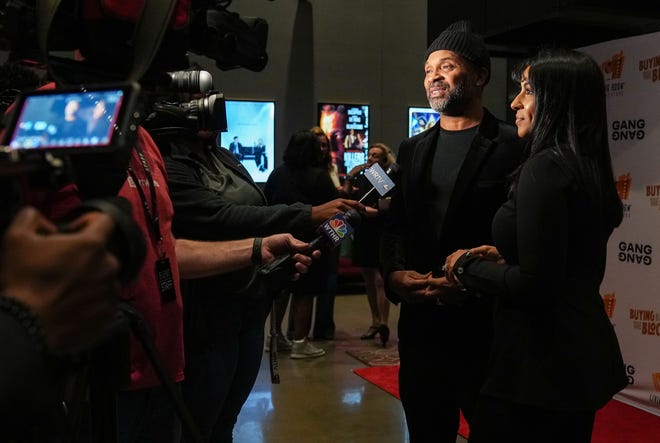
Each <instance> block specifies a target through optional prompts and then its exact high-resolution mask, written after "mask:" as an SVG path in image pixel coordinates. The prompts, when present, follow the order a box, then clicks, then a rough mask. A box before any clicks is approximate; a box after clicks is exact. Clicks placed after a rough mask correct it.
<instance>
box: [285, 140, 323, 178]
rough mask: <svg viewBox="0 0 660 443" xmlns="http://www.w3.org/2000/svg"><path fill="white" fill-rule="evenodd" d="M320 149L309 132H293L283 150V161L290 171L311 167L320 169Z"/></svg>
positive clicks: (317, 142)
mask: <svg viewBox="0 0 660 443" xmlns="http://www.w3.org/2000/svg"><path fill="white" fill-rule="evenodd" d="M321 156H322V153H321V148H320V146H319V141H318V139H317V138H316V136H315V135H314V134H313V133H312V132H311V131H298V132H295V133H294V134H293V135H292V136H291V138H290V139H289V144H288V145H287V146H286V149H285V150H284V156H283V160H284V163H286V164H287V165H288V166H289V167H290V168H291V169H293V170H300V169H306V168H309V167H312V166H316V167H321V161H322V159H321Z"/></svg>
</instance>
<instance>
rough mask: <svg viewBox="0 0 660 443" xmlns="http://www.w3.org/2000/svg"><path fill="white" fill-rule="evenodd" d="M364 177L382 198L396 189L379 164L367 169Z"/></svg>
mask: <svg viewBox="0 0 660 443" xmlns="http://www.w3.org/2000/svg"><path fill="white" fill-rule="evenodd" d="M364 175H365V177H367V180H369V183H371V185H372V186H373V187H374V189H375V190H376V191H378V193H379V194H380V195H381V196H383V195H385V194H387V193H388V192H389V191H390V189H392V188H393V187H394V182H393V181H392V179H391V178H390V177H389V176H388V175H387V174H386V173H385V171H383V168H381V167H380V165H379V164H378V163H374V164H373V165H371V167H370V168H367V169H365V170H364Z"/></svg>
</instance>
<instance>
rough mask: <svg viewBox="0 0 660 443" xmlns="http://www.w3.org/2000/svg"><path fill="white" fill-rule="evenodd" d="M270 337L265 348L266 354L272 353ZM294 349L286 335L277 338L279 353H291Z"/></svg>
mask: <svg viewBox="0 0 660 443" xmlns="http://www.w3.org/2000/svg"><path fill="white" fill-rule="evenodd" d="M270 337H271V336H270V335H269V336H268V337H267V338H266V346H265V347H264V352H270ZM292 347H293V343H291V340H289V339H288V338H286V336H284V335H278V336H277V352H282V351H290V350H291V348H292Z"/></svg>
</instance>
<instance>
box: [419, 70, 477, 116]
mask: <svg viewBox="0 0 660 443" xmlns="http://www.w3.org/2000/svg"><path fill="white" fill-rule="evenodd" d="M465 84H466V82H465V79H461V80H460V81H459V82H458V83H457V84H456V86H455V87H454V89H452V90H451V91H449V93H448V94H447V97H446V98H429V105H431V108H433V110H434V111H435V112H439V113H440V114H444V115H449V116H459V115H462V114H463V113H464V112H465V110H466V109H467V108H468V104H469V103H470V101H472V94H471V93H469V92H468V91H467V88H466V86H465Z"/></svg>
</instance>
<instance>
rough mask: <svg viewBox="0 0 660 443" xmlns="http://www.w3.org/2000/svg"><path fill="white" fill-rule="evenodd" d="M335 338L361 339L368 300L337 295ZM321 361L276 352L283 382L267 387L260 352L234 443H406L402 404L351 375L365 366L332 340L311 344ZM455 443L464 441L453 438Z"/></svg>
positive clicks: (393, 321)
mask: <svg viewBox="0 0 660 443" xmlns="http://www.w3.org/2000/svg"><path fill="white" fill-rule="evenodd" d="M335 304H336V306H335V322H336V324H337V337H339V338H346V337H359V336H360V335H361V334H362V333H364V332H365V330H366V329H367V327H368V326H369V323H370V319H371V317H370V314H369V307H368V305H367V300H366V296H365V295H362V294H359V295H339V296H337V299H336V302H335ZM397 318H398V308H397V307H394V306H393V307H392V310H391V317H390V329H391V330H392V337H391V341H390V344H389V345H388V346H396V320H397ZM315 344H316V345H318V346H320V347H322V348H324V349H325V350H326V351H327V354H326V355H325V356H323V357H319V358H314V359H308V360H292V359H290V358H289V356H288V355H287V354H285V353H280V359H279V369H280V378H281V383H280V384H279V385H274V384H271V382H270V371H269V365H268V354H267V353H264V359H263V361H262V365H261V370H260V372H259V377H258V379H257V382H256V384H255V386H254V389H253V390H252V393H251V394H250V397H249V398H248V400H247V402H246V403H245V405H244V407H243V410H242V411H241V414H240V416H239V418H238V422H237V424H236V427H235V429H234V442H235V443H280V442H287V443H290V442H294V443H297V442H303V443H307V442H333V443H371V442H379V443H403V442H407V441H408V436H407V431H406V425H405V418H404V415H403V410H402V409H401V403H400V402H399V400H397V399H396V398H395V397H393V396H392V395H390V394H388V393H386V392H385V391H383V390H381V389H380V388H378V387H376V386H374V385H373V384H371V383H369V382H367V381H365V380H364V379H362V378H361V377H359V376H357V375H355V374H354V373H353V372H352V370H353V369H355V368H361V367H364V366H365V365H364V364H363V363H361V362H359V361H358V360H356V359H355V358H353V357H351V356H349V355H348V354H346V352H345V350H344V349H337V350H336V352H335V349H334V345H333V342H332V341H324V342H315ZM456 442H457V443H465V442H466V440H465V439H463V438H462V437H460V436H457V440H456Z"/></svg>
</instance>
